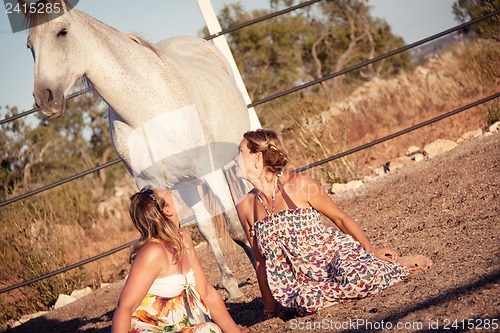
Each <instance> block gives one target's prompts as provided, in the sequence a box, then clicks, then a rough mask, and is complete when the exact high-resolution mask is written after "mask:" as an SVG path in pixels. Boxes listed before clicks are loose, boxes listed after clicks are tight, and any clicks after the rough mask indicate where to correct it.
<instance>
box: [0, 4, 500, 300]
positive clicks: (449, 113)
mask: <svg viewBox="0 0 500 333" xmlns="http://www.w3.org/2000/svg"><path fill="white" fill-rule="evenodd" d="M319 1H321V0H312V1H306V2H303V3H301V4H299V5H296V6H292V7H289V8H287V9H284V10H281V11H277V12H274V13H271V14H269V15H265V16H262V17H259V18H257V19H254V20H251V21H248V22H245V23H242V24H239V25H236V26H234V27H231V28H229V29H226V30H223V31H221V32H219V33H217V34H213V35H210V36H208V37H206V38H205V39H207V40H210V39H213V38H216V37H218V36H220V35H223V34H227V33H229V32H232V31H235V30H237V29H241V28H244V27H247V26H249V25H252V24H256V23H259V22H262V21H264V20H267V19H270V18H274V17H277V16H279V15H283V14H286V13H289V12H291V11H294V10H296V9H299V8H303V7H306V6H309V5H312V4H314V3H316V2H319ZM499 13H500V10H497V11H494V12H492V13H489V14H487V15H484V16H482V17H479V18H477V19H474V20H471V21H469V22H466V23H463V24H460V25H458V26H455V27H453V28H451V29H448V30H445V31H443V32H440V33H438V34H435V35H432V36H430V37H427V38H424V39H422V40H420V41H417V42H415V43H412V44H409V45H406V46H404V47H401V48H398V49H396V50H393V51H390V52H387V53H384V54H382V55H380V56H377V57H374V58H371V59H369V60H366V61H363V62H361V63H359V64H356V65H354V66H351V67H348V68H345V69H343V70H341V71H338V72H334V73H331V74H328V75H325V76H323V77H322V78H318V79H316V80H312V81H310V82H307V83H305V84H302V85H299V86H296V87H294V88H291V89H288V90H285V91H282V92H279V93H276V94H273V95H271V96H268V97H265V98H263V99H260V100H258V101H255V102H253V103H250V104H249V105H248V108H250V107H254V106H257V105H260V104H263V103H266V102H269V101H271V100H274V99H277V98H280V97H283V96H285V95H288V94H291V93H294V92H297V91H300V90H302V89H306V88H308V87H311V86H313V85H315V84H319V83H321V82H323V81H326V80H329V79H332V78H334V77H337V76H339V75H343V74H346V73H349V72H351V71H354V70H357V69H359V68H362V67H364V66H367V65H369V64H372V63H374V62H377V61H380V60H383V59H386V58H388V57H391V56H393V55H396V54H398V53H401V52H404V51H407V50H410V49H412V48H414V47H417V46H420V45H422V44H425V43H427V42H429V41H432V40H435V39H437V38H440V37H443V36H445V35H447V34H450V33H452V32H455V31H458V30H461V29H463V28H465V27H468V26H470V25H473V24H476V23H478V22H480V21H483V20H486V19H489V18H490V17H492V16H495V15H498V14H499ZM89 90H90V88H87V89H83V90H81V91H78V92H75V93H73V94H71V95H70V96H68V97H67V99H66V100H70V99H72V98H75V97H77V96H80V95H82V94H85V93H87V92H88V91H89ZM499 96H500V92H497V93H494V94H492V95H490V96H487V97H485V98H482V99H480V100H477V101H475V102H473V103H470V104H468V105H465V106H463V107H460V108H458V109H455V110H453V111H450V112H447V113H445V114H442V115H440V116H437V117H435V118H432V119H429V120H427V121H424V122H422V123H419V124H416V125H414V126H411V127H409V128H407V129H404V130H401V131H398V132H396V133H393V134H390V135H388V136H385V137H383V138H380V139H377V140H374V141H372V142H370V143H367V144H364V145H361V146H358V147H355V148H353V149H350V150H347V151H345V152H342V153H340V154H336V155H333V156H330V157H328V158H325V159H323V160H320V161H317V162H314V163H311V164H309V165H307V166H303V167H301V168H298V169H295V170H293V171H294V172H303V171H305V170H308V169H311V168H314V167H317V166H319V165H322V164H325V163H328V162H332V161H334V160H336V159H339V158H342V157H344V156H347V155H350V154H353V153H355V152H358V151H361V150H363V149H366V148H369V147H372V146H374V145H377V144H380V143H382V142H384V141H387V140H391V139H393V138H395V137H398V136H401V135H404V134H406V133H409V132H411V131H414V130H417V129H419V128H422V127H424V126H428V125H430V124H432V123H435V122H437V121H440V120H442V119H445V118H448V117H450V116H453V115H455V114H458V113H460V112H463V111H465V110H468V109H470V108H472V107H475V106H478V105H480V104H483V103H486V102H488V101H491V100H493V99H496V98H498V97H499ZM37 111H39V108H38V107H35V108H33V109H30V110H28V111H25V112H22V113H20V114H17V115H14V116H12V117H8V118H5V119H3V120H0V125H4V124H6V123H9V122H11V121H14V120H16V119H19V118H21V117H24V116H27V115H29V114H32V113H34V112H37ZM120 161H121V160H120V159H115V160H112V161H109V162H107V163H104V164H102V165H98V166H96V167H94V168H91V169H88V170H86V171H83V172H81V173H78V174H75V175H73V176H71V177H68V178H65V179H62V180H60V181H57V182H55V183H52V184H49V185H46V186H44V187H41V188H39V189H36V190H33V191H30V192H27V193H25V194H22V195H20V196H17V197H13V198H11V199H9V200H6V201H3V202H0V207H3V206H6V205H9V204H12V203H14V202H16V201H19V200H22V199H25V198H28V197H30V196H33V195H35V194H38V193H41V192H44V191H47V190H49V189H52V188H54V187H56V186H59V185H63V184H66V183H68V182H71V181H73V180H75V179H78V178H81V177H84V176H86V175H88V174H91V173H94V172H97V171H99V170H102V169H104V168H107V167H110V166H112V165H115V164H117V163H119V162H120ZM133 243H134V241H132V242H129V243H127V244H124V245H121V246H119V247H116V248H114V249H111V250H109V251H106V252H104V253H101V254H99V255H97V256H94V257H91V258H88V259H85V260H83V261H80V262H78V263H75V264H72V265H69V266H67V267H64V268H61V269H58V270H56V271H53V272H50V273H47V274H44V275H42V276H39V277H37V278H34V279H31V280H28V281H24V282H21V283H17V284H14V285H11V286H9V287H6V288H3V289H0V294H2V293H5V292H8V291H11V290H14V289H17V288H20V287H23V286H27V285H30V284H32V283H35V282H38V281H40V280H43V279H46V278H49V277H52V276H55V275H57V274H60V273H63V272H66V271H68V270H71V269H74V268H78V267H82V266H84V265H86V264H88V263H91V262H93V261H96V260H99V259H102V258H104V257H107V256H109V255H111V254H114V253H117V252H119V251H121V250H124V249H126V248H128V247H130V246H131V245H132V244H133Z"/></svg>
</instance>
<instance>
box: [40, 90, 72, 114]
mask: <svg viewBox="0 0 500 333" xmlns="http://www.w3.org/2000/svg"><path fill="white" fill-rule="evenodd" d="M33 97H34V98H35V103H36V105H37V106H38V107H39V108H40V111H41V112H42V113H43V114H44V115H45V116H47V117H48V118H49V119H54V118H57V117H60V116H61V115H62V114H63V113H64V110H65V108H66V101H65V98H64V93H63V91H62V90H60V89H57V90H51V89H36V90H35V92H34V93H33Z"/></svg>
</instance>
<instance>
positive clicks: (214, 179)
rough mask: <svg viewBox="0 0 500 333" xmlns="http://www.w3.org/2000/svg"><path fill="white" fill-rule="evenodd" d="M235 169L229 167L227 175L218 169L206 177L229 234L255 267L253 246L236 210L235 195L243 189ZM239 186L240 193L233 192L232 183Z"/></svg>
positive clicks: (239, 196) (237, 195)
mask: <svg viewBox="0 0 500 333" xmlns="http://www.w3.org/2000/svg"><path fill="white" fill-rule="evenodd" d="M232 171H233V169H229V170H228V171H226V174H228V173H229V175H226V174H225V173H224V172H223V170H216V171H215V172H213V173H211V174H210V175H208V176H206V177H205V181H206V182H207V184H208V186H209V187H210V189H211V190H212V192H213V193H214V194H215V197H216V198H217V203H218V204H219V207H220V208H221V211H222V213H223V214H224V216H225V218H226V225H227V230H228V233H229V236H230V237H231V239H232V240H233V241H234V242H235V243H236V244H238V245H239V246H240V247H241V248H242V249H243V251H245V254H246V255H247V257H248V259H249V260H250V262H251V263H252V265H253V267H254V269H255V267H256V261H255V255H254V253H253V250H252V247H251V246H250V243H249V242H248V239H247V236H246V235H245V231H244V230H243V227H242V225H241V222H240V219H239V217H238V213H237V212H236V207H235V205H234V201H233V197H236V198H241V197H242V193H243V190H242V189H241V186H242V184H241V183H239V180H237V179H236V177H235V175H234V172H232ZM229 184H231V185H234V186H238V190H239V191H240V192H239V193H235V195H234V196H233V194H232V193H231V189H230V187H231V186H230V185H229ZM233 192H235V191H233Z"/></svg>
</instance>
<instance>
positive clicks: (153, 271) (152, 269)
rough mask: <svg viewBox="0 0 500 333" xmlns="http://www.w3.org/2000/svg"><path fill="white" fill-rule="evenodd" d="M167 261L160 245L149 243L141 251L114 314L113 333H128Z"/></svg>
mask: <svg viewBox="0 0 500 333" xmlns="http://www.w3.org/2000/svg"><path fill="white" fill-rule="evenodd" d="M165 260H168V258H167V256H166V254H165V250H164V248H163V246H162V245H161V244H159V243H149V244H147V245H146V246H145V247H143V248H142V249H141V250H140V251H139V253H138V254H137V256H136V258H135V260H134V262H133V264H132V267H131V268H130V273H129V275H128V278H127V281H126V282H125V285H124V286H123V289H122V292H121V295H120V299H119V300H118V305H117V307H116V309H115V312H114V314H113V324H112V328H111V332H112V333H126V332H128V331H129V330H130V323H131V319H132V314H133V313H134V311H135V310H136V309H137V307H138V306H139V304H141V301H142V299H143V298H144V296H145V295H146V293H147V292H148V290H149V288H150V287H151V285H152V284H153V281H154V280H155V279H156V278H157V277H158V275H159V274H160V272H161V271H162V266H163V265H162V263H164V262H165Z"/></svg>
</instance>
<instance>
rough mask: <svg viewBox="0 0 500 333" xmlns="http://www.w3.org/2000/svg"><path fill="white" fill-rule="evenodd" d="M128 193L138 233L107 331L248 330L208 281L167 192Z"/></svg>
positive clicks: (227, 332)
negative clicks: (130, 195) (180, 224)
mask: <svg viewBox="0 0 500 333" xmlns="http://www.w3.org/2000/svg"><path fill="white" fill-rule="evenodd" d="M130 199H131V204H130V217H131V218H132V222H133V224H134V226H135V228H136V229H137V230H138V231H139V233H140V235H141V237H140V239H139V240H138V242H137V244H136V246H135V247H134V249H133V250H132V253H131V255H130V261H131V262H132V267H131V269H130V273H129V275H128V278H127V281H126V282H125V285H124V287H123V290H122V293H121V295H120V299H119V301H118V306H117V308H116V310H115V312H114V315H113V325H112V332H113V333H121V332H123V333H125V332H134V333H135V332H192V333H220V332H224V333H233V332H236V333H242V332H248V329H247V328H243V329H240V328H239V327H238V326H237V325H236V323H235V322H234V321H233V319H232V318H231V316H230V315H229V313H228V311H227V309H226V307H225V304H224V302H223V300H222V297H221V296H220V294H219V293H218V292H217V291H216V290H215V289H214V287H213V286H212V285H211V284H210V283H209V282H208V280H207V277H206V275H205V273H204V272H203V269H202V267H201V265H200V262H199V260H198V257H197V256H196V252H195V251H194V244H193V241H192V240H191V237H190V235H189V232H188V231H186V230H184V229H182V228H180V227H179V216H178V215H177V211H176V209H175V203H174V200H173V197H172V195H171V193H170V192H168V191H165V190H161V189H155V190H152V189H143V190H142V191H140V192H138V193H136V194H134V195H133V196H132V197H131V198H130ZM207 319H208V321H207ZM210 319H211V320H213V322H212V321H210Z"/></svg>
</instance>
